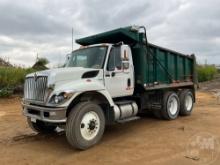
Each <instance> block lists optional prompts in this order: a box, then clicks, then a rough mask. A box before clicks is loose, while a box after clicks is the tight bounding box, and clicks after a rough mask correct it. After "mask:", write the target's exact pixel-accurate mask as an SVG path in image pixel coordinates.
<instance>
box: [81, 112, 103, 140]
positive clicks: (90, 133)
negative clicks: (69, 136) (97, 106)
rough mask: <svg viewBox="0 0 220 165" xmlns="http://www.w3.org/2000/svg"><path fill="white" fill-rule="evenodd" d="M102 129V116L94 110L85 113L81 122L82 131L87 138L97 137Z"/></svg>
mask: <svg viewBox="0 0 220 165" xmlns="http://www.w3.org/2000/svg"><path fill="white" fill-rule="evenodd" d="M99 129H100V118H99V116H98V114H97V113H96V112H94V111H90V112H87V113H85V114H84V116H83V117H82V120H81V124H80V132H81V135H82V137H83V138H84V139H85V140H92V139H94V138H95V137H96V135H97V134H98V132H99Z"/></svg>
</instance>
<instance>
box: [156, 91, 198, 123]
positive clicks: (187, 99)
mask: <svg viewBox="0 0 220 165" xmlns="http://www.w3.org/2000/svg"><path fill="white" fill-rule="evenodd" d="M193 103H194V98H193V94H192V92H191V90H188V89H186V90H182V91H180V92H179V93H178V94H177V93H176V92H173V91H168V92H166V93H165V94H164V96H163V101H162V109H159V110H154V115H155V116H156V117H157V118H163V119H166V120H174V119H176V118H177V117H178V115H182V116H186V115H190V114H191V112H192V110H193Z"/></svg>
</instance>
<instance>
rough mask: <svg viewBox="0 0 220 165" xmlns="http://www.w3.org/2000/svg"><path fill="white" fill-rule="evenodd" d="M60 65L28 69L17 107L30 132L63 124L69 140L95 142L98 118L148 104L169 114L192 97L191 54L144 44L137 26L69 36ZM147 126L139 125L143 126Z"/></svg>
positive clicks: (138, 111)
mask: <svg viewBox="0 0 220 165" xmlns="http://www.w3.org/2000/svg"><path fill="white" fill-rule="evenodd" d="M76 43H78V44H80V48H79V49H77V50H74V51H72V52H71V53H70V54H69V55H68V56H67V61H66V64H65V67H63V68H57V69H49V70H45V71H39V72H35V73H31V74H28V75H27V76H26V80H25V84H24V97H23V99H22V107H23V114H24V116H26V117H27V123H28V124H29V126H30V127H31V128H32V129H33V130H34V131H36V132H39V133H49V132H53V131H55V130H56V129H57V127H60V128H63V129H64V131H65V134H66V139H67V141H68V142H69V144H70V145H71V146H72V147H74V148H77V149H81V150H85V149H88V148H90V147H92V146H94V145H95V144H97V143H98V142H99V141H100V140H101V138H102V136H103V133H104V130H105V126H106V125H111V124H116V123H125V122H128V121H133V120H137V119H139V118H140V117H141V116H143V114H145V113H149V112H152V113H153V114H154V115H155V116H156V117H157V118H159V119H165V120H174V119H176V118H177V117H178V116H179V115H182V116H188V115H191V113H192V110H193V105H194V103H195V85H196V82H197V78H196V71H195V64H196V61H195V56H194V55H193V54H192V55H185V54H182V53H179V52H176V51H173V50H170V49H167V48H163V47H160V46H157V45H154V44H151V43H149V42H148V40H147V35H146V29H145V27H144V26H129V27H124V28H118V29H115V30H111V31H107V32H104V33H100V34H96V35H92V36H89V37H85V38H80V39H77V40H76ZM146 131H147V130H146Z"/></svg>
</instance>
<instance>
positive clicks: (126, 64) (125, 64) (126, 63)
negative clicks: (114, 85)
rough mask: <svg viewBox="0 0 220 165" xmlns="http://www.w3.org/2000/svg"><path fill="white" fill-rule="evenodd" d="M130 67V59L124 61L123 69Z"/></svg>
mask: <svg viewBox="0 0 220 165" xmlns="http://www.w3.org/2000/svg"><path fill="white" fill-rule="evenodd" d="M127 69H129V61H122V70H127Z"/></svg>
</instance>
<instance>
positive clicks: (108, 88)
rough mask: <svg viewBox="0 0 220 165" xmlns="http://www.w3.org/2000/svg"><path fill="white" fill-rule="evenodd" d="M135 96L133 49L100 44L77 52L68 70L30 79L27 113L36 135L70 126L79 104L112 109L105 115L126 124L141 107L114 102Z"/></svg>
mask: <svg viewBox="0 0 220 165" xmlns="http://www.w3.org/2000/svg"><path fill="white" fill-rule="evenodd" d="M133 92H134V66H133V61H132V55H131V49H130V47H129V46H128V45H126V44H123V43H118V44H115V45H114V44H96V45H91V46H85V47H80V49H77V50H75V51H73V52H72V53H71V54H70V55H69V56H68V60H67V63H66V65H65V67H64V68H58V69H50V70H46V71H41V72H36V73H32V74H29V75H27V76H26V81H25V87H24V98H23V103H22V105H23V112H24V115H25V116H27V118H28V123H29V124H30V125H31V127H32V128H34V129H35V130H36V131H52V130H54V128H55V126H57V125H61V124H65V123H67V118H68V114H69V113H70V112H71V109H72V108H73V107H74V106H73V105H75V104H78V103H79V102H83V104H84V103H88V102H91V104H94V103H97V104H103V105H105V104H106V105H109V107H108V109H112V110H111V111H112V112H105V113H106V114H107V113H108V114H107V115H111V119H110V120H112V121H116V120H123V119H126V118H129V117H132V116H135V115H136V114H137V110H138V109H137V105H136V103H135V102H131V101H129V102H125V103H121V104H122V106H121V107H120V105H117V104H116V103H115V101H114V100H113V99H114V98H115V99H117V98H119V97H126V96H131V95H133ZM91 118H92V119H95V116H93V115H92V116H91ZM109 118H110V116H109ZM89 124H90V121H88V122H87V125H89ZM96 124H97V123H96ZM38 125H40V126H41V127H42V128H41V127H40V128H39V126H38ZM74 146H76V145H74Z"/></svg>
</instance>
